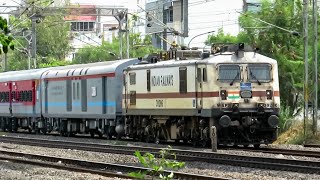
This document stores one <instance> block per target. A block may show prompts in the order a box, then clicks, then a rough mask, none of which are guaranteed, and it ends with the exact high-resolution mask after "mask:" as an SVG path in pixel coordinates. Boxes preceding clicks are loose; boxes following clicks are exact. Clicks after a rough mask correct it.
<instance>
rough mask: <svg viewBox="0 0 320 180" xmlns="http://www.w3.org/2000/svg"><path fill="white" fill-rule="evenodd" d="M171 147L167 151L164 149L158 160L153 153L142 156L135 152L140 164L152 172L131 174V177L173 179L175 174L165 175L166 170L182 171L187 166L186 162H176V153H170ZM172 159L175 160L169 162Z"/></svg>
mask: <svg viewBox="0 0 320 180" xmlns="http://www.w3.org/2000/svg"><path fill="white" fill-rule="evenodd" d="M170 150H171V147H170V146H169V147H168V148H166V149H162V150H160V152H159V158H156V157H155V156H154V155H153V154H151V153H145V154H144V155H141V153H140V152H139V151H136V152H135V156H136V157H137V158H138V159H139V162H140V163H141V164H142V165H143V166H144V167H146V168H150V170H148V171H146V172H131V173H129V176H131V177H134V178H137V179H144V178H145V176H146V175H147V174H148V175H151V176H152V178H154V177H159V178H160V179H172V178H173V176H174V174H173V172H171V173H170V174H169V175H166V174H164V170H165V169H171V170H174V169H180V168H183V167H184V166H185V163H184V162H178V161H176V155H175V154H174V153H170ZM168 158H171V159H173V160H168Z"/></svg>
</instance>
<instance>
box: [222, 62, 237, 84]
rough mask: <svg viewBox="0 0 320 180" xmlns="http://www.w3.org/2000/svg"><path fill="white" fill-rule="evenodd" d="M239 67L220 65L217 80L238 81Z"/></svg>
mask: <svg viewBox="0 0 320 180" xmlns="http://www.w3.org/2000/svg"><path fill="white" fill-rule="evenodd" d="M240 74H241V73H240V66H238V65H220V66H219V80H220V81H239V80H240Z"/></svg>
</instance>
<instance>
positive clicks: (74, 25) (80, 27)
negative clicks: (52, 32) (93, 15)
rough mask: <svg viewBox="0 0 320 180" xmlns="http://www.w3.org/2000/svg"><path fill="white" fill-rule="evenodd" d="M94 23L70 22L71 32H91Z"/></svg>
mask: <svg viewBox="0 0 320 180" xmlns="http://www.w3.org/2000/svg"><path fill="white" fill-rule="evenodd" d="M93 28H94V22H71V31H93Z"/></svg>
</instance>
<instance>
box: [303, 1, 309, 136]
mask: <svg viewBox="0 0 320 180" xmlns="http://www.w3.org/2000/svg"><path fill="white" fill-rule="evenodd" d="M308 1H309V0H303V41H304V46H303V51H304V56H303V58H304V86H303V91H304V92H303V94H304V96H303V97H304V98H303V100H304V138H306V123H307V122H308V113H309V112H308V105H309V103H308V102H309V97H308V96H309V93H308V92H309V91H308V85H309V83H308V82H309V78H308V73H309V72H308V8H309V5H308Z"/></svg>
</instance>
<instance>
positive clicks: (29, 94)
mask: <svg viewBox="0 0 320 180" xmlns="http://www.w3.org/2000/svg"><path fill="white" fill-rule="evenodd" d="M11 85H12V93H11V94H12V106H13V107H14V106H21V105H23V106H34V105H35V80H25V81H17V82H12V83H11Z"/></svg>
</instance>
